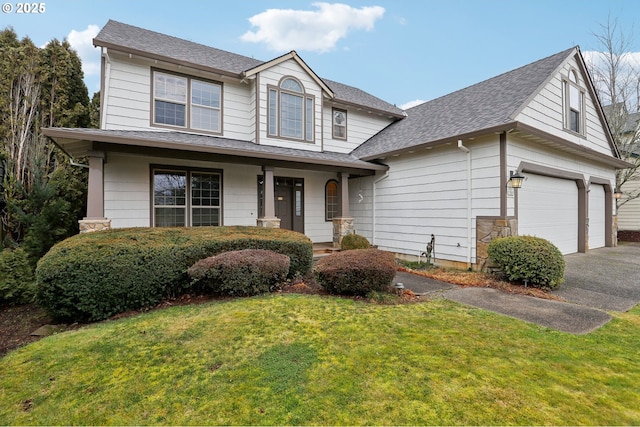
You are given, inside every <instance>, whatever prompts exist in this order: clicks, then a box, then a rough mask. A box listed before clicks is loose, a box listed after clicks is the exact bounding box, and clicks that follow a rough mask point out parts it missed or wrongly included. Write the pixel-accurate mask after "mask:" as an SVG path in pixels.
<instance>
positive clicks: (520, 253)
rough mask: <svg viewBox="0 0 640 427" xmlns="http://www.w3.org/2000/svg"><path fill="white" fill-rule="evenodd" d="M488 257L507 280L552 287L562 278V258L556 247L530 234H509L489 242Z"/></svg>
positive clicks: (563, 265) (556, 285)
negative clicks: (509, 235)
mask: <svg viewBox="0 0 640 427" xmlns="http://www.w3.org/2000/svg"><path fill="white" fill-rule="evenodd" d="M488 253H489V257H490V258H491V259H492V260H493V261H494V262H495V263H496V264H498V266H500V268H501V269H502V271H503V272H504V275H505V276H506V278H507V279H508V280H510V281H515V282H524V281H527V282H528V283H529V284H531V285H532V286H535V287H542V288H549V289H555V288H557V287H558V286H560V284H561V283H562V282H563V281H564V267H565V261H564V257H563V256H562V253H561V252H560V250H558V248H557V247H556V246H555V245H554V244H553V243H551V242H550V241H548V240H545V239H542V238H540V237H534V236H512V237H503V238H499V239H495V240H493V241H492V242H491V243H489V248H488Z"/></svg>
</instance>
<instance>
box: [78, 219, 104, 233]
mask: <svg viewBox="0 0 640 427" xmlns="http://www.w3.org/2000/svg"><path fill="white" fill-rule="evenodd" d="M78 224H79V225H80V234H82V233H91V232H93V231H102V230H111V220H110V219H106V218H101V219H81V220H80V221H78Z"/></svg>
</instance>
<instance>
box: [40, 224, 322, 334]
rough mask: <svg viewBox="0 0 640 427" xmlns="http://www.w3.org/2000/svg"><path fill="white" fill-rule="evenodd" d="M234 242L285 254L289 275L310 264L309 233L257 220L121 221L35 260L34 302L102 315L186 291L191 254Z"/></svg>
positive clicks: (72, 316)
mask: <svg viewBox="0 0 640 427" xmlns="http://www.w3.org/2000/svg"><path fill="white" fill-rule="evenodd" d="M242 249H265V250H272V251H274V252H277V253H281V254H283V255H287V256H288V257H289V258H290V268H289V276H290V277H293V276H294V275H296V274H301V275H305V274H306V273H308V272H309V271H310V270H311V266H312V263H313V245H312V243H311V240H310V239H309V238H308V237H307V236H305V235H304V234H301V233H296V232H294V231H290V230H283V229H270V228H261V227H193V228H184V227H182V228H178V227H177V228H129V229H115V230H108V231H100V232H94V233H85V234H79V235H76V236H73V237H70V238H69V239H66V240H64V241H63V242H60V243H58V244H57V245H55V246H54V247H53V248H51V250H50V251H49V252H48V253H47V254H46V255H45V256H44V257H42V259H41V260H40V261H39V262H38V267H37V269H36V302H37V303H38V304H40V305H41V306H42V307H43V308H45V309H46V310H47V312H48V313H49V314H50V315H51V316H52V317H54V318H56V319H58V320H63V321H75V322H84V321H95V320H102V319H106V318H108V317H111V316H113V315H114V314H117V313H122V312H124V311H128V310H137V309H140V308H143V307H149V306H153V305H156V304H157V303H158V302H160V301H161V300H162V299H164V298H166V297H169V296H175V295H180V294H181V293H184V292H187V291H188V290H189V287H190V281H189V277H188V276H187V269H188V268H189V267H191V266H192V265H193V264H194V263H195V262H196V261H199V260H201V259H204V258H207V257H210V256H213V255H216V254H220V253H223V252H229V251H235V250H242Z"/></svg>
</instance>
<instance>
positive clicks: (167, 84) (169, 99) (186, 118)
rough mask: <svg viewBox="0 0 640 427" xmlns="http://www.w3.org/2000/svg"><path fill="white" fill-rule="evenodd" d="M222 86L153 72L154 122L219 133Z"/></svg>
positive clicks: (160, 124) (220, 128)
mask: <svg viewBox="0 0 640 427" xmlns="http://www.w3.org/2000/svg"><path fill="white" fill-rule="evenodd" d="M221 110H222V85H221V84H219V83H214V82H209V81H205V80H197V79H193V78H189V77H186V76H180V75H175V74H168V73H164V72H160V71H154V72H153V115H152V120H153V124H154V125H159V126H170V127H178V128H183V129H190V130H196V131H205V132H213V133H221V131H222V112H221Z"/></svg>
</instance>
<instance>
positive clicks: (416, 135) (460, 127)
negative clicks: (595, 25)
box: [353, 46, 579, 160]
mask: <svg viewBox="0 0 640 427" xmlns="http://www.w3.org/2000/svg"><path fill="white" fill-rule="evenodd" d="M577 52H579V49H578V48H577V46H576V47H572V48H570V49H566V50H563V51H562V52H558V53H556V54H553V55H550V56H547V57H546V58H543V59H539V60H537V61H535V62H532V63H529V64H527V65H523V66H521V67H518V68H516V69H513V70H511V71H507V72H505V73H502V74H500V75H498V76H495V77H491V78H489V79H487V80H484V81H482V82H479V83H476V84H474V85H471V86H468V87H466V88H463V89H460V90H457V91H455V92H452V93H450V94H448V95H444V96H441V97H439V98H436V99H433V100H431V101H427V102H425V103H422V104H419V105H417V106H415V107H412V108H409V109H408V110H406V113H407V117H406V118H405V119H404V120H401V121H399V122H396V123H393V124H392V125H390V126H388V127H387V128H385V129H384V130H382V131H381V132H379V133H378V134H377V135H375V136H374V137H372V138H370V139H369V140H368V141H365V142H364V143H363V144H362V145H360V146H359V147H358V148H356V149H355V150H354V151H353V154H354V155H356V156H358V157H360V158H362V159H365V160H372V159H376V158H379V157H383V156H385V155H387V154H389V153H396V152H401V151H403V150H409V149H411V148H413V147H416V146H420V145H424V144H428V143H435V142H437V141H443V140H448V139H454V138H456V137H458V136H461V135H468V134H477V133H480V132H482V131H484V130H490V129H496V128H503V127H508V126H509V124H510V123H513V122H514V118H515V116H516V114H517V113H518V112H519V111H520V109H521V108H522V107H523V106H525V105H526V104H527V103H528V102H529V100H530V99H531V98H532V97H533V96H534V95H535V94H536V93H538V91H539V90H540V88H541V87H542V86H544V85H545V84H546V83H547V82H548V81H549V79H551V78H552V77H553V76H554V75H556V73H557V70H558V69H559V68H560V67H561V66H562V65H563V64H564V63H565V62H566V61H568V60H569V58H571V57H572V56H574V55H575V54H576V53H577Z"/></svg>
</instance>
